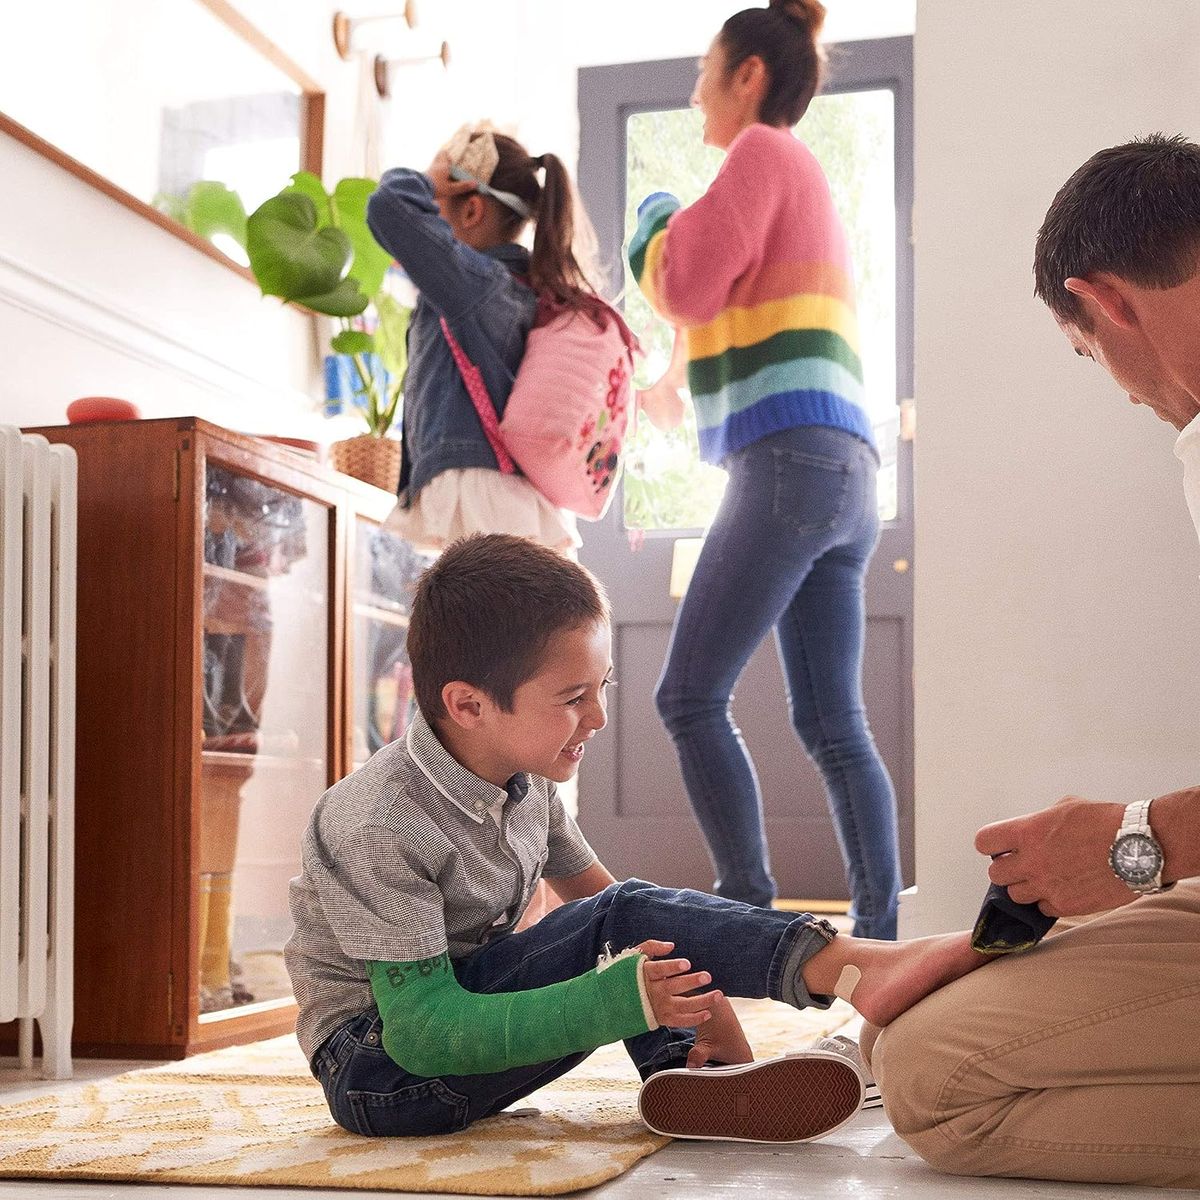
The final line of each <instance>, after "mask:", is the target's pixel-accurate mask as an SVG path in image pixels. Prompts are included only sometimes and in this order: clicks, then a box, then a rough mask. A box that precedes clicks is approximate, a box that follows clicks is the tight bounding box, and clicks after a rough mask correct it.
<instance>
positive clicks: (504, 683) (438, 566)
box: [408, 533, 609, 724]
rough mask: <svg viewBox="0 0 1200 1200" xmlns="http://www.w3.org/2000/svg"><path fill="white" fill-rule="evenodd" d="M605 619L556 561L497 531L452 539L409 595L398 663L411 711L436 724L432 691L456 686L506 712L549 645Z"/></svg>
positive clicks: (594, 599) (575, 576) (592, 586)
mask: <svg viewBox="0 0 1200 1200" xmlns="http://www.w3.org/2000/svg"><path fill="white" fill-rule="evenodd" d="M608 615H609V610H608V599H607V597H606V596H605V594H604V588H603V587H602V586H601V584H600V582H599V581H598V580H597V579H596V577H595V576H594V575H592V573H591V572H590V571H588V570H587V569H586V568H584V567H581V566H580V565H579V564H578V563H576V562H572V561H571V560H570V559H568V558H564V557H563V556H562V555H561V554H558V553H556V552H555V551H553V550H549V549H547V548H546V547H545V546H539V545H537V544H536V543H535V542H531V541H529V540H528V539H526V538H520V537H511V536H509V535H508V534H504V533H487V534H472V535H471V536H470V537H465V538H461V539H460V540H458V541H456V542H454V543H453V544H451V545H450V546H449V547H447V549H446V550H445V551H444V552H443V553H442V555H441V557H440V558H438V559H437V561H436V562H434V563H433V565H432V566H430V567H429V568H428V569H427V570H426V571H425V573H424V574H423V575H422V576H421V578H420V580H419V581H418V583H417V591H416V595H415V597H414V598H413V605H412V616H411V618H410V620H409V625H408V657H409V661H410V662H411V663H412V673H413V690H414V692H415V693H416V697H417V704H418V705H419V706H420V709H421V713H422V714H423V715H424V717H425V719H426V720H427V721H429V722H430V724H433V723H434V722H435V721H438V720H439V719H441V718H444V717H445V716H446V715H447V713H446V707H445V705H444V704H443V703H442V688H444V687H445V686H446V684H447V683H450V682H452V681H453V680H456V679H461V680H463V681H464V682H465V683H470V684H473V685H474V686H475V687H478V688H480V689H482V690H483V691H485V692H486V693H487V694H488V695H489V696H490V697H491V698H492V699H493V700H494V701H495V702H496V703H497V704H498V705H499V706H500V707H501V708H502V709H503V710H504V711H505V712H511V711H512V705H513V696H514V695H515V693H516V690H517V688H519V687H520V686H521V684H523V683H525V682H526V681H527V680H529V679H532V678H533V676H534V675H536V674H537V672H538V670H539V669H540V668H541V665H542V657H543V654H544V653H545V650H546V645H547V643H548V642H549V641H550V639H551V638H552V637H553V636H554V635H555V634H556V633H560V632H562V631H564V630H568V629H577V628H579V627H580V626H585V625H589V624H594V623H596V622H600V621H607V620H608Z"/></svg>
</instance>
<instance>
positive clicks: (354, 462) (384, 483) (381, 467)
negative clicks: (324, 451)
mask: <svg viewBox="0 0 1200 1200" xmlns="http://www.w3.org/2000/svg"><path fill="white" fill-rule="evenodd" d="M329 461H330V463H331V464H332V465H333V468H334V469H335V470H337V471H341V472H342V474H343V475H353V476H354V478H355V479H361V480H363V481H364V482H365V483H373V484H374V485H375V486H376V487H378V488H383V489H384V491H387V492H394V491H395V490H396V488H397V487H399V485H400V443H399V442H398V441H396V439H395V438H387V437H372V436H371V434H369V433H364V434H362V435H360V436H359V437H352V438H347V439H346V440H345V441H344V442H334V443H333V445H331V446H330V447H329Z"/></svg>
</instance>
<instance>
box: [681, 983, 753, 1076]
mask: <svg viewBox="0 0 1200 1200" xmlns="http://www.w3.org/2000/svg"><path fill="white" fill-rule="evenodd" d="M714 1061H715V1062H718V1063H727V1064H729V1065H732V1064H734V1063H748V1062H753V1061H754V1051H753V1050H751V1049H750V1043H749V1042H748V1041H747V1040H746V1034H745V1032H744V1031H743V1029H742V1023H741V1021H739V1020H738V1018H737V1013H735V1012H734V1011H733V1005H732V1004H730V1003H729V997H728V996H721V997H720V998H719V999H718V1000H716V1001H715V1002H714V1004H713V1005H712V1016H711V1017H710V1018H709V1019H708V1020H707V1021H705V1022H704V1024H703V1025H701V1026H700V1027H699V1029H697V1030H696V1044H695V1045H694V1046H693V1047H692V1048H691V1050H690V1051H689V1052H688V1057H687V1065H688V1066H689V1067H702V1066H704V1064H705V1063H707V1062H714Z"/></svg>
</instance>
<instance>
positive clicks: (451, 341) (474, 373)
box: [441, 317, 517, 475]
mask: <svg viewBox="0 0 1200 1200" xmlns="http://www.w3.org/2000/svg"><path fill="white" fill-rule="evenodd" d="M441 323H442V336H443V337H444V338H445V339H446V345H447V346H449V347H450V353H451V354H452V355H453V356H454V365H455V366H456V367H458V373H459V375H461V376H462V381H463V386H464V387H465V388H466V389H467V395H468V396H470V397H471V403H472V404H473V405H474V406H475V411H476V413H478V414H479V423H480V425H482V426H483V432H484V435H485V436H486V437H487V440H488V445H489V446H491V448H492V453H493V454H494V455H495V456H496V462H497V463H498V464H499V467H500V474H501V475H515V474H516V473H517V467H516V464H515V463H514V462H513V460H512V457H511V455H510V454H509V453H508V451H507V450H505V448H504V442H503V441H502V440H501V438H500V420H499V418H498V417H497V416H496V406H495V405H494V404H493V403H492V398H491V396H489V395H488V390H487V384H485V383H484V382H483V376H482V375H481V374H480V373H479V368H478V367H477V366H476V365H475V364H474V363H473V362H472V361H471V360H470V359H469V358H468V357H467V355H466V352H465V351H464V350H463V348H462V347H461V346H460V345H459V344H458V339H457V338H456V337H455V336H454V334H452V333H451V332H450V326H449V325H447V324H446V318H445V317H442V318H441Z"/></svg>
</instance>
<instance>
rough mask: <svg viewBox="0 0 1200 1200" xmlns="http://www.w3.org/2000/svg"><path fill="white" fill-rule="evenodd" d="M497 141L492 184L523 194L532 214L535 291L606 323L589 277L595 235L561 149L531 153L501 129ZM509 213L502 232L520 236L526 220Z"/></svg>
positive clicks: (559, 305) (532, 280) (531, 274)
mask: <svg viewBox="0 0 1200 1200" xmlns="http://www.w3.org/2000/svg"><path fill="white" fill-rule="evenodd" d="M495 142H496V150H497V152H498V155H499V161H498V162H497V164H496V169H495V171H494V172H493V174H492V178H491V185H492V186H493V187H496V188H501V189H503V190H504V191H508V192H512V193H513V194H514V195H516V196H519V197H520V198H521V199H522V200H524V201H525V202H526V203H527V204H528V205H529V208H530V211H531V212H532V214H533V222H534V227H533V251H532V254H531V255H530V260H529V282H530V284H531V285H532V287H533V289H534V291H536V292H537V293H538V295H539V297H541V298H542V299H543V300H544V301H545V302H546V303H548V304H550V305H552V306H554V307H556V308H570V309H574V310H577V311H582V312H587V313H588V314H589V315H590V316H591V317H592V318H593V319H594V320H595V321H596V322H597V324H599V325H601V326H603V325H604V323H605V316H604V314H605V313H606V312H607V309H606V308H605V306H604V305H603V302H602V301H601V300H600V298H599V296H598V294H597V292H596V289H595V287H594V286H593V284H592V282H591V278H590V276H591V273H592V263H593V261H594V257H595V237H596V235H595V232H594V231H593V229H592V224H591V222H590V221H589V220H588V218H587V214H586V213H585V212H584V210H583V205H582V204H580V202H579V199H578V196H577V194H576V192H575V188H574V185H573V184H572V183H571V177H570V175H569V174H568V172H567V168H566V166H565V165H564V163H563V161H562V159H560V158H559V157H558V156H557V155H556V154H542V155H539V156H538V157H536V158H531V157H530V156H529V153H528V151H526V150H525V148H524V147H523V146H522V145H521V144H520V142H518V141H516V140H515V139H513V138H510V137H506V136H505V135H503V134H496V135H495ZM539 171H541V172H543V178H542V182H541V183H539V182H538V178H537V173H538V172H539ZM507 216H508V218H509V219H508V220H507V223H506V225H505V227H504V230H503V232H504V234H505V236H506V237H509V238H512V239H514V240H515V238H516V237H517V236H518V235H519V234H520V232H521V229H522V228H523V227H524V225H525V220H524V218H522V217H519V216H517V215H516V214H515V213H508V214H507Z"/></svg>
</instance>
